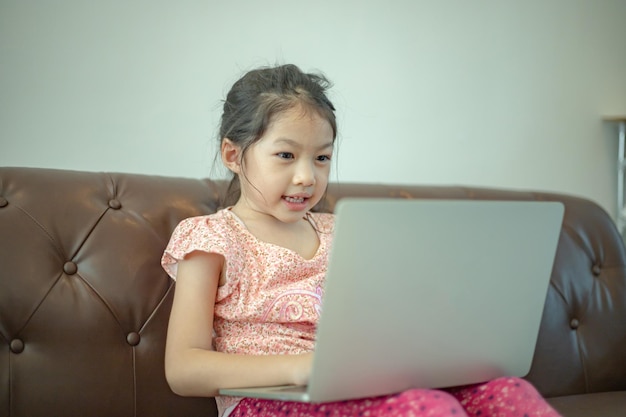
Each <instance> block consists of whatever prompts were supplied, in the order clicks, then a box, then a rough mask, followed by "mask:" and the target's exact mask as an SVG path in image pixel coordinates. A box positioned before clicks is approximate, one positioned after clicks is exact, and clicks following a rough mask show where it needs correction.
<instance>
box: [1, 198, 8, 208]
mask: <svg viewBox="0 0 626 417" xmlns="http://www.w3.org/2000/svg"><path fill="white" fill-rule="evenodd" d="M8 205H9V202H8V201H7V199H6V198H4V197H0V208H2V207H6V206H8Z"/></svg>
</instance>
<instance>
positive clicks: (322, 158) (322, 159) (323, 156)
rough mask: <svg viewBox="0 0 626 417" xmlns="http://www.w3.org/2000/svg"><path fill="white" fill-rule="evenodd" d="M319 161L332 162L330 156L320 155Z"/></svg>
mask: <svg viewBox="0 0 626 417" xmlns="http://www.w3.org/2000/svg"><path fill="white" fill-rule="evenodd" d="M317 160H318V161H320V162H328V161H330V155H320V156H318V157H317Z"/></svg>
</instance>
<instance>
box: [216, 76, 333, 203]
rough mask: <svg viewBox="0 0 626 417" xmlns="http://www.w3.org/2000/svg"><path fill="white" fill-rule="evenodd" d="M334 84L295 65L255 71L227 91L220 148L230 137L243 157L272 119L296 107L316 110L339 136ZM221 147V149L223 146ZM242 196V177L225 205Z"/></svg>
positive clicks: (233, 184)
mask: <svg viewBox="0 0 626 417" xmlns="http://www.w3.org/2000/svg"><path fill="white" fill-rule="evenodd" d="M330 87H331V83H330V81H329V80H328V79H326V77H324V76H323V75H322V74H307V73H304V72H302V71H301V70H300V69H299V68H298V67H297V66H295V65H291V64H288V65H281V66H277V67H264V68H258V69H255V70H252V71H250V72H248V73H246V74H245V75H244V76H243V77H241V78H240V79H239V80H238V81H237V82H235V84H233V86H232V88H231V89H230V91H229V92H228V95H227V96H226V101H224V111H223V113H222V119H221V124H220V130H219V137H220V145H221V142H222V141H223V140H224V139H225V138H228V139H230V141H232V142H233V143H234V144H235V145H237V146H239V147H240V149H241V157H242V158H243V155H244V154H245V153H246V151H247V150H248V149H249V148H250V146H252V145H253V144H254V143H255V142H257V141H258V140H259V139H260V138H261V136H263V134H264V133H265V131H266V129H267V127H268V125H269V124H270V122H271V121H272V118H273V117H274V116H276V115H277V114H279V113H282V112H284V111H286V110H289V109H291V108H293V107H294V106H296V105H302V106H304V108H305V110H313V111H316V112H317V113H318V114H319V115H320V116H321V117H323V118H324V119H326V120H327V121H328V122H329V123H330V126H331V128H332V130H333V140H334V139H335V138H336V137H337V122H336V120H335V107H334V106H333V104H332V103H331V102H330V100H329V99H328V97H326V91H327V90H328V88H330ZM220 148H221V146H220ZM240 194H241V189H240V183H239V177H238V176H237V175H234V177H233V179H232V180H231V182H230V184H229V186H228V189H227V191H226V195H225V196H224V201H223V203H222V204H223V206H229V205H232V204H234V203H235V202H236V201H237V200H238V199H239V196H240Z"/></svg>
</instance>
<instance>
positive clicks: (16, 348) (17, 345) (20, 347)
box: [9, 339, 24, 353]
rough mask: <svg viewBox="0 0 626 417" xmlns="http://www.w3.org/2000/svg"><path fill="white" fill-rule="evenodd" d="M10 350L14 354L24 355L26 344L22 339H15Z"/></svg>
mask: <svg viewBox="0 0 626 417" xmlns="http://www.w3.org/2000/svg"><path fill="white" fill-rule="evenodd" d="M9 348H10V349H11V352H13V353H22V352H23V351H24V342H22V341H21V340H20V339H13V340H11V343H10V345H9Z"/></svg>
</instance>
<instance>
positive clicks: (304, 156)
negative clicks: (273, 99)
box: [222, 105, 334, 223]
mask: <svg viewBox="0 0 626 417" xmlns="http://www.w3.org/2000/svg"><path fill="white" fill-rule="evenodd" d="M224 142H225V144H223V146H222V158H223V159H224V162H225V164H226V165H227V167H228V168H230V169H231V170H232V171H233V172H235V173H236V174H237V175H238V176H239V181H240V183H241V197H240V199H239V201H238V202H237V203H236V204H235V207H236V209H237V210H238V212H239V213H245V215H246V216H251V215H252V216H254V218H259V216H261V217H266V216H270V217H271V218H274V219H277V220H279V221H281V222H284V223H293V222H296V221H298V220H301V219H302V218H303V216H304V215H305V213H306V212H307V211H309V210H310V209H312V208H313V206H315V205H316V204H317V203H318V202H319V201H320V200H321V198H322V196H323V195H324V193H325V191H326V186H327V185H328V176H329V173H330V163H331V162H330V161H331V157H332V154H333V142H334V140H333V130H332V128H331V125H330V123H329V122H328V121H327V120H326V119H324V118H322V117H320V116H319V115H318V114H317V112H315V111H311V110H308V109H304V108H303V107H301V106H300V105H298V106H296V107H294V108H292V109H290V110H287V111H285V112H282V113H280V114H278V115H277V116H275V117H274V119H273V120H272V121H271V122H270V124H269V126H268V128H267V130H266V131H265V134H264V135H263V136H262V137H261V138H260V139H259V140H258V141H257V142H255V143H254V144H253V145H252V146H250V147H249V148H248V150H247V152H246V153H245V155H244V156H243V161H242V160H241V154H240V152H241V150H240V149H239V148H238V147H236V145H234V144H232V142H230V141H227V140H225V141H224Z"/></svg>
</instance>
